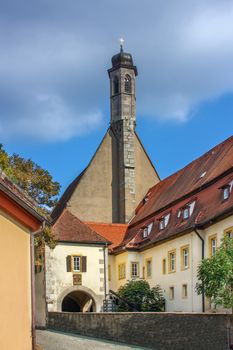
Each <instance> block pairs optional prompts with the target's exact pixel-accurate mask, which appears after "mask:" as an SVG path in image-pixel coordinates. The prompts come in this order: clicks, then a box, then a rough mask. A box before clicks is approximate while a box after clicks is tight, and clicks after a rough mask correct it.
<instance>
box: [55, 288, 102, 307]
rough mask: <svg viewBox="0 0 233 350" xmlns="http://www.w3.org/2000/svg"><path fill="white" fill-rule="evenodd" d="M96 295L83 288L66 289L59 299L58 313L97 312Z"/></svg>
mask: <svg viewBox="0 0 233 350" xmlns="http://www.w3.org/2000/svg"><path fill="white" fill-rule="evenodd" d="M96 299H97V298H96V295H95V293H94V292H93V291H92V290H91V289H89V288H87V287H83V286H74V287H71V288H68V289H66V290H65V291H64V292H63V293H61V295H60V296H59V298H58V303H57V309H58V311H65V312H96Z"/></svg>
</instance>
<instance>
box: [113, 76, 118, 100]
mask: <svg viewBox="0 0 233 350" xmlns="http://www.w3.org/2000/svg"><path fill="white" fill-rule="evenodd" d="M113 91H114V95H115V94H119V79H118V77H117V76H116V75H115V77H114V80H113Z"/></svg>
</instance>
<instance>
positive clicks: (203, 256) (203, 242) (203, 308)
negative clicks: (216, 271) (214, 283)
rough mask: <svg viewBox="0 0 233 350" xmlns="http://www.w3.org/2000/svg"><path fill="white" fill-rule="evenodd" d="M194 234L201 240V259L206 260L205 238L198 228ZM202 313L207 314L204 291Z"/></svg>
mask: <svg viewBox="0 0 233 350" xmlns="http://www.w3.org/2000/svg"><path fill="white" fill-rule="evenodd" d="M194 232H195V233H196V235H197V236H198V237H199V238H200V240H201V258H202V260H203V259H204V258H205V241H204V238H203V237H202V236H201V235H200V233H199V232H198V231H197V228H196V227H195V228H194ZM202 312H205V293H204V290H203V291H202Z"/></svg>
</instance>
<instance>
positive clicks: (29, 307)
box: [0, 171, 44, 350]
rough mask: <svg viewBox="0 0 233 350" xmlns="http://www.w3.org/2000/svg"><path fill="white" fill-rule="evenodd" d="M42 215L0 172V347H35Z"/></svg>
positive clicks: (26, 348)
mask: <svg viewBox="0 0 233 350" xmlns="http://www.w3.org/2000/svg"><path fill="white" fill-rule="evenodd" d="M43 221H44V218H43V217H41V215H39V214H38V212H37V207H36V204H35V203H34V202H33V201H32V199H30V198H29V197H28V196H27V195H26V194H25V193H24V192H23V191H22V190H21V189H20V188H19V187H18V186H16V185H15V184H13V183H12V182H11V180H10V179H9V178H8V177H7V176H6V175H5V174H4V173H3V172H2V171H0V255H1V265H0V276H1V288H0V298H1V312H0V324H1V328H0V348H1V349H9V350H10V349H18V350H32V349H33V350H34V349H35V333H34V329H35V307H34V302H35V298H34V248H33V242H34V236H33V235H34V233H35V232H37V231H38V230H40V229H41V225H42V223H43Z"/></svg>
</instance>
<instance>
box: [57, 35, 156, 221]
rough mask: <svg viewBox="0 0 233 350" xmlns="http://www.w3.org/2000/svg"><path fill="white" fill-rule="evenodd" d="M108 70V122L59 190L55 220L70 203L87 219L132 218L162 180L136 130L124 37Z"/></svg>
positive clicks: (133, 69) (133, 70)
mask: <svg viewBox="0 0 233 350" xmlns="http://www.w3.org/2000/svg"><path fill="white" fill-rule="evenodd" d="M108 75H109V80H110V110H111V113H110V127H109V128H108V130H107V131H106V133H105V135H104V137H103V139H102V141H101V143H100V145H99V147H98V149H97V150H96V152H95V154H94V156H93V157H92V159H91V161H90V162H89V164H88V165H87V167H86V168H85V169H84V171H83V172H82V173H81V174H80V175H79V176H77V177H76V178H75V179H74V181H73V182H72V183H71V184H70V185H69V186H68V187H67V189H66V190H65V192H64V193H63V195H62V196H61V198H60V200H59V202H58V204H57V206H56V208H55V209H54V211H53V213H52V217H53V219H54V220H56V219H57V218H58V217H59V216H60V215H61V213H62V211H63V210H64V209H65V208H68V209H69V210H70V211H71V212H72V214H73V215H75V216H77V217H78V218H79V219H81V220H82V221H85V222H104V223H128V222H129V220H130V219H131V217H132V216H133V215H134V211H135V208H136V207H137V205H138V204H139V202H140V201H141V200H142V198H143V197H144V196H145V194H146V193H147V191H148V189H149V188H150V187H152V186H154V185H155V184H156V183H157V182H158V181H159V176H158V174H157V172H156V170H155V168H154V166H153V164H152V162H151V160H150V158H149V157H148V155H147V153H146V151H145V149H144V147H143V145H142V143H141V141H140V139H139V137H138V135H137V133H136V131H135V127H136V76H137V68H136V66H135V65H134V63H133V58H132V55H131V54H129V53H126V52H124V50H123V45H122V42H121V48H120V52H119V53H118V54H116V55H114V56H113V57H112V67H111V68H110V69H109V70H108ZM76 161H77V162H78V156H77V160H76Z"/></svg>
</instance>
